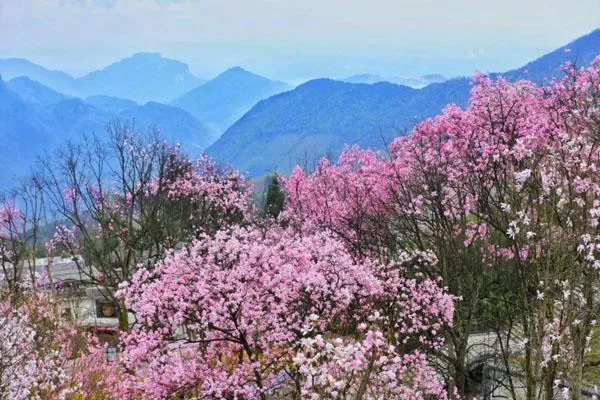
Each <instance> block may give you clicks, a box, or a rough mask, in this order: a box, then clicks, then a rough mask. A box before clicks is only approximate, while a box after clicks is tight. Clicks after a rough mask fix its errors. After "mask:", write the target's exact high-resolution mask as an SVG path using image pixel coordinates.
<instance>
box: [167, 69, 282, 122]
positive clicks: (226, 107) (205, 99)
mask: <svg viewBox="0 0 600 400" xmlns="http://www.w3.org/2000/svg"><path fill="white" fill-rule="evenodd" d="M289 88H290V87H289V86H288V85H287V84H286V83H283V82H278V81H272V80H270V79H267V78H265V77H263V76H260V75H257V74H254V73H252V72H249V71H247V70H245V69H243V68H241V67H233V68H229V69H228V70H226V71H224V72H223V73H221V74H220V75H218V76H217V77H215V78H214V79H211V80H210V81H208V82H207V83H205V84H204V85H202V86H199V87H197V88H195V89H193V90H191V91H190V92H188V93H185V94H184V95H182V96H181V97H179V98H177V99H175V100H174V101H173V102H172V103H171V104H173V105H175V106H178V107H181V108H182V109H184V110H186V111H187V112H189V113H190V114H192V115H194V116H196V117H197V118H199V119H201V120H203V121H205V122H207V123H209V124H212V125H214V126H215V127H216V128H217V129H219V130H220V131H224V130H225V129H227V128H228V127H229V126H231V124H233V123H234V122H235V121H237V120H238V119H239V118H240V117H242V116H243V115H244V114H245V113H246V112H247V111H248V110H250V109H251V108H252V107H253V106H254V105H255V104H256V103H257V102H258V101H260V100H263V99H265V98H267V97H270V96H272V95H274V94H277V93H281V92H283V91H285V90H288V89H289Z"/></svg>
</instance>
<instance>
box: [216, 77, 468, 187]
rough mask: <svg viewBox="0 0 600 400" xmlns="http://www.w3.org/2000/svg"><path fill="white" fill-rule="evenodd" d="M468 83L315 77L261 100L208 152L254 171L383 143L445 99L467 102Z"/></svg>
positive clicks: (281, 167)
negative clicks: (399, 82)
mask: <svg viewBox="0 0 600 400" xmlns="http://www.w3.org/2000/svg"><path fill="white" fill-rule="evenodd" d="M468 90H469V81H468V80H466V79H465V80H463V79H459V80H451V81H448V82H444V83H440V84H432V85H429V86H427V87H426V88H424V89H420V90H417V89H413V88H410V87H408V86H399V85H394V84H392V83H389V82H380V83H376V84H373V85H368V84H353V83H347V82H340V81H335V80H330V79H316V80H312V81H309V82H307V83H305V84H303V85H300V86H298V87H297V88H296V89H294V90H292V91H290V92H286V93H282V94H279V95H276V96H273V97H271V98H269V99H267V100H263V101H261V102H259V103H258V104H257V105H256V106H255V107H254V108H252V110H250V111H249V112H248V113H247V114H246V115H244V116H243V117H242V118H241V119H240V120H239V121H237V122H236V123H235V124H234V125H233V126H232V127H231V128H229V129H228V130H227V131H226V132H225V133H224V134H223V135H222V136H221V138H220V139H219V140H218V141H217V142H215V144H213V145H212V146H211V147H209V148H208V149H207V153H208V154H209V155H211V156H213V157H215V158H216V159H218V160H220V161H222V162H225V163H228V164H232V165H234V166H235V167H237V168H239V169H241V170H242V171H245V172H247V173H248V174H249V175H251V176H259V175H262V174H264V173H266V172H269V171H279V172H288V171H289V170H290V169H291V168H292V167H293V166H294V165H296V164H303V163H305V162H309V163H313V162H315V161H316V160H317V159H318V158H320V156H321V155H323V154H325V153H328V154H330V155H331V156H333V157H335V156H337V155H338V154H339V153H340V152H341V150H342V149H343V147H344V146H345V145H346V144H358V145H360V146H363V147H376V148H382V147H385V145H386V143H389V141H390V140H391V139H392V138H393V137H395V136H398V135H400V134H403V133H404V132H406V131H407V130H408V129H409V128H410V127H411V126H412V125H413V124H414V123H415V122H418V121H420V120H422V119H424V118H427V117H430V116H432V115H433V114H435V113H436V112H437V111H439V110H440V109H441V108H442V107H444V106H445V105H446V104H448V103H451V102H459V103H462V104H464V103H465V102H466V101H467V97H468V96H467V95H468ZM307 155H308V158H309V159H308V160H307V159H306V157H307Z"/></svg>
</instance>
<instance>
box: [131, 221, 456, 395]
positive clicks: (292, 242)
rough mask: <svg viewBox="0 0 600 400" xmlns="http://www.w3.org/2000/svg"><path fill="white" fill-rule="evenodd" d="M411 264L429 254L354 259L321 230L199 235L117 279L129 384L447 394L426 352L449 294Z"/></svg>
mask: <svg viewBox="0 0 600 400" xmlns="http://www.w3.org/2000/svg"><path fill="white" fill-rule="evenodd" d="M419 260H420V261H419ZM420 262H431V263H435V258H434V257H432V256H431V255H429V254H419V255H414V256H410V255H406V256H405V259H404V260H402V261H400V260H399V261H398V262H397V263H395V264H380V263H378V262H371V261H368V260H364V261H362V262H360V263H356V262H355V261H353V258H352V257H351V255H350V254H349V253H348V252H347V251H346V250H345V248H344V246H343V244H342V243H341V242H340V241H338V240H335V239H333V238H332V237H331V234H330V233H328V232H318V233H315V234H313V235H302V234H300V233H298V232H296V231H294V230H291V229H283V228H279V227H275V226H269V227H267V228H235V229H233V230H222V231H219V232H217V234H216V235H215V236H214V237H209V236H205V237H202V238H199V239H198V240H195V241H194V242H192V243H191V244H190V245H189V246H187V247H186V248H184V249H181V250H179V251H176V252H172V253H171V254H169V255H168V256H167V257H166V258H165V259H164V261H162V262H160V263H159V264H158V265H157V266H156V267H155V268H154V269H153V270H147V269H142V270H139V271H138V272H137V273H136V274H135V275H134V277H133V279H132V281H131V283H129V284H125V285H123V286H122V294H123V295H124V296H125V299H126V300H125V302H126V305H127V306H128V307H129V308H131V309H132V310H135V312H136V315H137V318H138V320H137V323H136V326H135V327H134V329H133V331H132V332H130V333H129V334H128V335H127V336H126V337H125V339H124V346H125V350H124V362H125V365H126V366H127V368H128V369H129V370H131V371H133V372H134V373H133V374H132V376H131V383H130V384H131V385H132V387H135V388H137V389H139V390H141V391H142V392H143V393H146V395H147V396H152V397H166V396H170V395H174V394H183V393H191V394H194V395H197V396H200V397H212V398H223V399H229V398H231V399H233V398H236V399H237V398H248V397H258V398H261V399H266V398H267V393H268V392H269V391H272V390H275V391H276V390H280V391H284V392H286V393H291V394H292V395H293V396H294V398H301V396H310V398H335V399H349V398H363V399H367V398H381V397H380V396H381V395H383V393H387V394H389V395H400V394H402V393H404V394H406V393H411V396H412V398H426V396H428V395H431V394H434V395H436V396H439V398H444V394H443V393H442V392H443V390H442V386H441V385H440V383H439V382H438V381H437V379H436V377H435V374H434V371H433V370H432V369H431V368H430V367H429V365H428V364H427V362H426V356H425V355H426V354H428V352H429V351H430V350H431V349H432V348H439V346H441V344H442V342H443V341H442V340H441V338H440V337H439V334H438V332H439V331H440V330H441V329H442V327H443V326H444V325H447V324H449V323H451V320H452V312H453V299H452V297H450V296H448V295H447V294H445V292H444V291H443V289H441V288H440V286H439V282H438V281H436V280H431V279H428V278H426V277H424V276H423V275H422V274H420V273H418V272H416V271H417V270H418V268H416V265H417V264H419V263H420ZM409 264H410V265H411V268H409V267H408V265H409ZM409 270H411V271H414V272H409ZM353 350H356V351H358V353H357V357H358V358H357V359H356V362H349V361H350V360H349V357H351V355H352V353H350V351H353ZM346 362H348V363H347V364H346ZM383 383H385V384H386V386H385V388H384V387H382V386H381V385H382V384H383ZM325 393H328V394H327V395H325ZM323 396H326V397H323ZM327 396H329V397H327ZM302 398H304V397H302Z"/></svg>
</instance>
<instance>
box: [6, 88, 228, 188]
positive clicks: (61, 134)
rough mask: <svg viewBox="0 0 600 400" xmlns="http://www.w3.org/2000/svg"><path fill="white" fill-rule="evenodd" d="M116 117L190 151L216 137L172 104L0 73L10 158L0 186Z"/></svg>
mask: <svg viewBox="0 0 600 400" xmlns="http://www.w3.org/2000/svg"><path fill="white" fill-rule="evenodd" d="M13 88H14V90H13ZM115 118H118V119H122V120H125V119H135V121H136V125H137V126H138V127H139V128H140V129H147V128H148V127H149V126H151V125H156V127H157V128H158V129H159V130H160V131H161V133H162V137H163V138H164V139H165V140H167V141H169V142H171V143H176V142H178V143H181V144H182V145H183V146H184V148H185V150H186V151H188V152H190V153H192V154H198V153H200V152H201V151H202V150H204V149H205V148H206V147H207V146H208V145H210V144H211V143H212V142H214V141H215V140H216V139H217V137H218V136H217V133H216V132H215V131H214V130H212V129H210V128H209V127H207V126H206V125H204V124H203V123H202V122H201V121H199V120H198V119H197V118H195V117H193V116H191V115H189V114H188V113H187V112H185V111H184V110H182V109H180V108H177V107H173V106H169V105H165V104H160V103H156V102H148V103H146V104H144V105H138V104H137V103H135V102H132V101H130V100H125V99H120V98H115V97H109V96H93V97H90V98H87V99H80V98H75V97H68V96H65V95H62V94H60V93H58V92H56V91H54V90H52V89H50V88H48V87H46V86H44V85H42V84H40V83H38V82H35V81H32V80H30V79H28V78H17V79H13V80H11V81H10V82H8V84H6V83H5V82H4V81H3V80H2V79H1V77H0V132H2V137H3V142H2V144H0V157H2V158H3V159H9V160H11V162H10V163H7V164H6V166H5V168H4V171H3V174H2V176H1V179H0V187H6V186H7V185H8V184H9V183H10V181H11V179H12V178H13V177H15V176H17V175H22V174H25V173H26V172H27V171H28V169H29V166H30V164H31V163H32V162H33V161H34V160H35V157H36V156H38V155H40V154H41V153H42V152H43V151H49V152H52V151H54V149H55V148H57V147H58V146H60V145H62V144H63V143H64V142H65V141H67V140H75V141H76V140H78V139H79V138H80V137H81V136H82V135H84V134H97V135H99V136H102V135H103V134H104V132H105V127H106V124H107V123H108V122H109V121H111V120H113V119H115Z"/></svg>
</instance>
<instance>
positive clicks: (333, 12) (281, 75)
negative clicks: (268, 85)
mask: <svg viewBox="0 0 600 400" xmlns="http://www.w3.org/2000/svg"><path fill="white" fill-rule="evenodd" d="M597 27H600V0H576V1H565V0H478V1H475V0H452V1H448V0H361V1H358V0H0V58H8V57H21V58H26V59H29V60H30V61H33V62H36V63H39V64H41V65H44V66H46V67H48V68H51V69H60V70H62V71H65V72H67V73H70V74H72V75H74V76H81V75H83V74H85V73H87V72H89V71H91V70H94V69H98V68H101V67H104V66H106V65H108V64H110V63H112V62H115V61H117V60H119V59H122V58H125V57H128V56H130V55H131V54H133V53H136V52H141V51H148V52H160V53H161V54H162V55H163V56H165V57H169V58H175V59H178V60H181V61H184V62H186V63H187V64H188V65H189V66H190V69H191V71H192V72H193V73H195V74H197V75H199V76H201V77H204V78H210V77H212V76H214V75H216V74H218V73H219V72H221V71H222V70H224V69H225V68H227V67H230V66H233V65H241V66H243V67H245V68H247V69H249V70H252V71H255V72H257V73H261V74H263V75H265V76H268V77H271V78H275V79H280V80H285V81H288V82H299V81H302V80H306V79H309V78H315V77H323V76H326V77H333V78H341V77H345V76H349V75H353V74H358V73H375V74H380V75H384V76H416V75H422V74H428V73H439V74H442V75H445V76H447V77H451V76H457V75H470V74H471V73H473V72H474V71H475V70H481V71H504V70H508V69H511V68H515V67H519V66H521V65H523V64H525V63H526V62H528V61H530V60H532V59H534V58H537V57H539V56H540V55H542V54H544V53H546V52H548V51H551V50H553V49H555V48H557V47H559V46H561V45H564V44H566V43H568V42H569V41H571V40H573V39H575V38H577V37H579V36H581V35H584V34H586V33H589V32H591V31H592V30H594V29H595V28H597Z"/></svg>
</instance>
